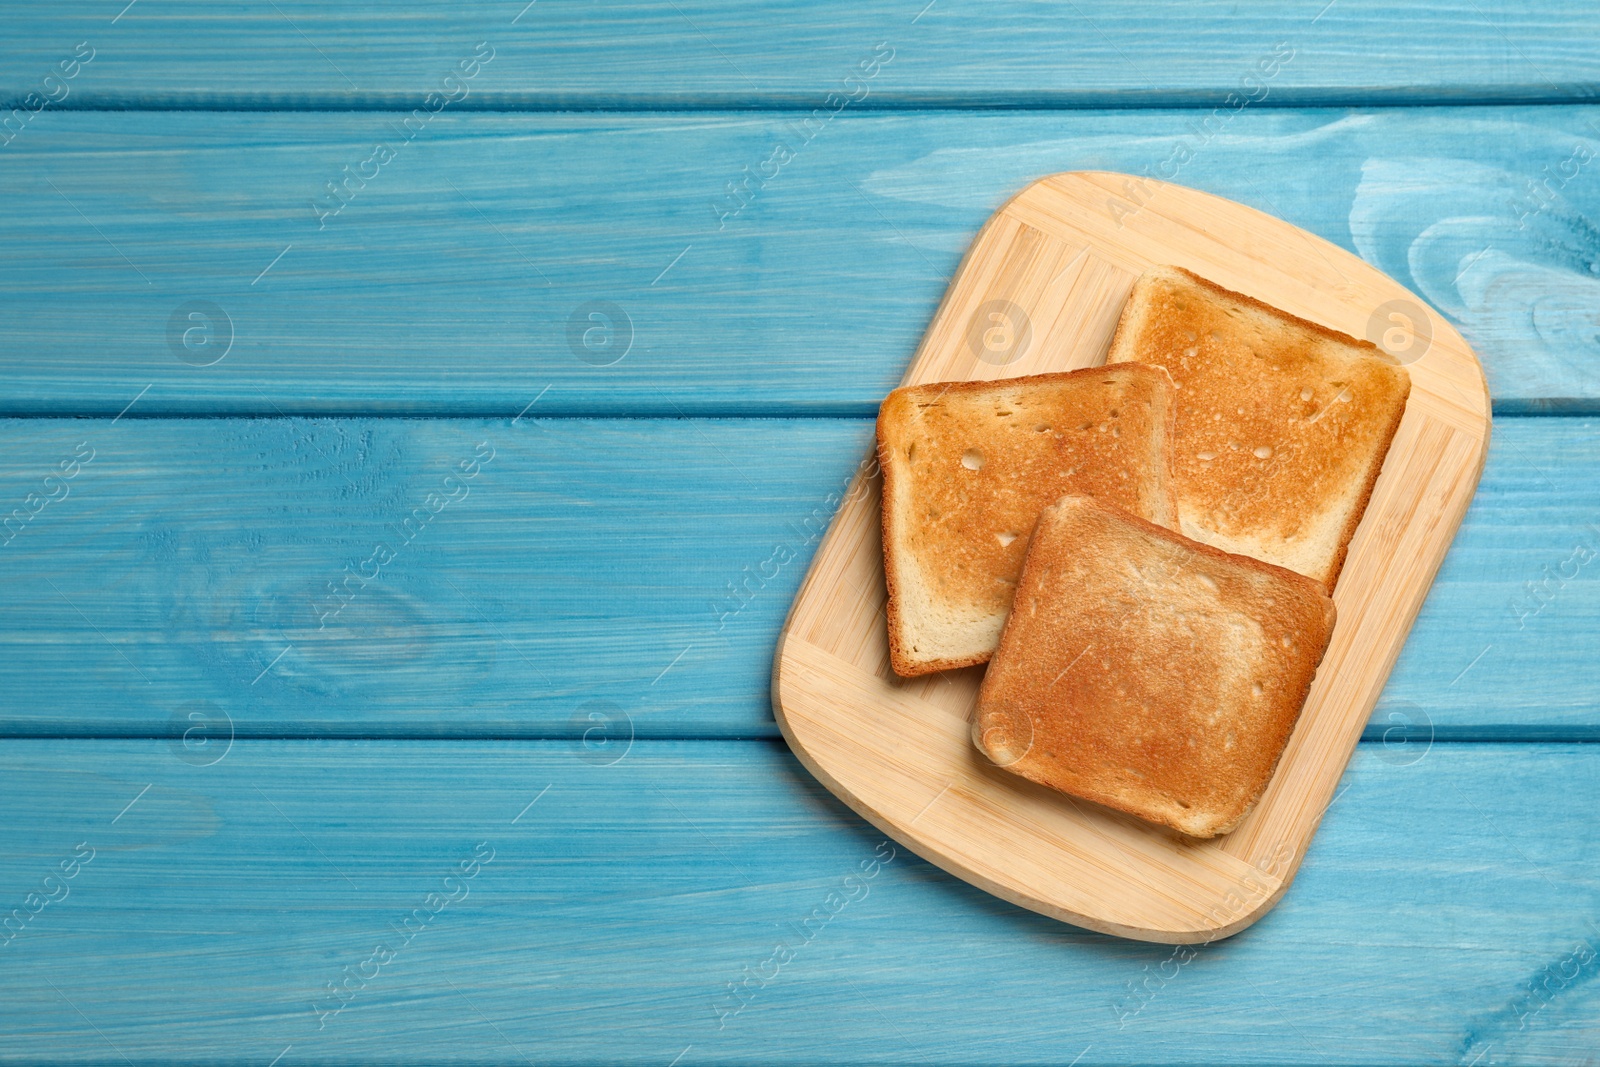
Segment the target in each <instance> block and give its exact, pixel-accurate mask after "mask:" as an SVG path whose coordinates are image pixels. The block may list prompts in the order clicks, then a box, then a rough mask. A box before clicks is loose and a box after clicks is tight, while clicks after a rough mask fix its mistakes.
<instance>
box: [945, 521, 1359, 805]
mask: <svg viewBox="0 0 1600 1067" xmlns="http://www.w3.org/2000/svg"><path fill="white" fill-rule="evenodd" d="M1333 622H1334V607H1333V600H1332V599H1331V598H1330V597H1328V596H1327V594H1325V593H1324V592H1323V591H1322V587H1321V586H1320V585H1318V584H1317V583H1316V582H1314V581H1312V580H1311V579H1309V578H1306V577H1304V576H1303V575H1299V574H1295V573H1294V572H1292V571H1288V570H1285V569H1283V568H1281V567H1275V566H1273V565H1272V564H1270V563H1262V562H1261V561H1260V560H1256V559H1251V558H1249V557H1248V556H1238V555H1233V554H1230V553H1227V552H1222V551H1220V550H1218V549H1215V548H1210V547H1208V546H1206V545H1203V544H1200V543H1198V542H1196V541H1192V540H1190V539H1189V538H1186V537H1184V536H1182V535H1181V534H1177V533H1173V532H1172V531H1171V530H1167V529H1164V528H1162V527H1160V526H1156V525H1155V524H1153V523H1149V522H1145V521H1144V520H1143V519H1140V518H1138V517H1137V516H1134V515H1129V514H1128V513H1127V512H1124V511H1121V510H1118V509H1116V508H1112V507H1107V506H1105V505H1104V504H1101V503H1099V502H1097V501H1094V500H1091V499H1089V498H1087V497H1081V496H1077V497H1073V496H1069V497H1063V498H1062V499H1061V500H1060V501H1059V502H1057V503H1055V504H1053V505H1051V506H1050V507H1047V508H1045V509H1044V510H1043V512H1041V514H1040V516H1039V525H1038V527H1037V529H1036V530H1035V531H1034V536H1033V544H1032V547H1030V548H1029V549H1028V557H1027V561H1026V563H1025V565H1024V566H1023V569H1022V577H1021V580H1020V581H1019V582H1018V585H1017V596H1016V603H1015V605H1014V606H1013V608H1012V611H1011V615H1010V618H1009V620H1008V621H1007V623H1006V627H1005V632H1004V634H1003V635H1002V636H1001V638H1000V647H999V650H998V651H996V653H995V655H994V659H993V661H992V662H991V663H990V664H989V668H988V672H987V673H986V674H985V675H984V679H983V685H982V687H981V688H980V689H979V691H978V713H977V719H976V721H975V722H974V723H973V727H972V735H973V741H974V743H975V744H976V745H977V746H978V748H979V749H981V750H982V751H983V752H984V754H985V755H987V756H988V757H989V759H990V760H992V761H993V762H994V763H995V764H996V765H998V766H1001V767H1004V768H1006V769H1008V770H1010V771H1012V772H1013V773H1016V774H1019V775H1021V776H1023V777H1024V778H1029V779H1032V780H1033V781H1035V782H1039V783H1040V784H1042V785H1046V786H1049V787H1051V788H1052V789H1057V790H1060V791H1061V792H1063V793H1068V794H1070V795H1072V796H1076V797H1082V798H1083V799H1085V800H1092V801H1094V802H1095V803H1098V804H1104V805H1106V806H1107V807H1112V808H1116V809H1117V810H1119V811H1125V812H1128V813H1129V814H1131V815H1137V816H1139V817H1140V818H1142V819H1146V820H1148V821H1150V822H1153V823H1158V824H1160V825H1163V826H1169V827H1171V828H1172V829H1174V830H1178V831H1181V832H1182V833H1185V834H1188V835H1190V836H1193V837H1215V836H1216V835H1218V834H1223V833H1227V832H1228V831H1229V830H1232V829H1233V828H1234V827H1235V826H1237V825H1238V824H1239V821H1240V820H1241V819H1243V818H1244V817H1245V815H1246V814H1247V813H1248V812H1249V811H1250V809H1251V807H1253V806H1254V805H1255V802H1256V800H1257V799H1259V798H1260V796H1261V792H1262V790H1263V789H1265V788H1266V785H1267V781H1268V779H1270V778H1271V777H1272V772H1273V770H1274V768H1276V767H1277V765H1278V759H1279V757H1281V756H1282V755H1283V749H1284V746H1285V744H1287V742H1288V740H1289V734H1290V732H1291V731H1292V730H1293V729H1294V725H1295V722H1296V721H1297V720H1298V719H1299V717H1300V709H1301V707H1302V706H1303V705H1304V704H1305V700H1306V696H1307V694H1308V693H1309V692H1310V690H1311V680H1312V677H1313V676H1314V675H1315V674H1316V670H1317V665H1318V664H1319V663H1321V661H1322V656H1323V653H1324V652H1325V651H1326V650H1327V647H1328V639H1329V637H1330V636H1331V635H1332V633H1333Z"/></svg>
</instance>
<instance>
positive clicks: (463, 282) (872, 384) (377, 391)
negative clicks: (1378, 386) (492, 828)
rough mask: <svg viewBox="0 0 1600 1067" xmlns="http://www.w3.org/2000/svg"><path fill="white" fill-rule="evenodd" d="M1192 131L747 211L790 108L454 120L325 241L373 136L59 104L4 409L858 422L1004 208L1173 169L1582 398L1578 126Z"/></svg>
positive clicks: (42, 155)
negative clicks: (1395, 284) (1016, 197)
mask: <svg viewBox="0 0 1600 1067" xmlns="http://www.w3.org/2000/svg"><path fill="white" fill-rule="evenodd" d="M144 2H149V0H144ZM141 6H142V5H141ZM139 10H141V8H140V7H136V8H134V11H139ZM938 10H939V9H938V8H937V7H936V8H935V9H934V11H938ZM1339 10H1340V7H1338V6H1336V7H1335V8H1333V10H1332V12H1330V14H1329V15H1328V16H1327V17H1328V18H1333V17H1334V16H1335V14H1336V13H1338V12H1339ZM531 16H532V13H531V12H530V17H531ZM128 17H129V18H130V19H131V18H132V17H133V16H132V14H131V13H130V15H129V16H128ZM929 17H930V18H931V17H932V14H931V13H930V15H929ZM84 77H88V75H87V74H85V75H84ZM1208 114H1209V113H1205V114H1200V115H1198V116H1197V114H1196V113H1195V112H1193V111H1187V112H1121V113H1105V112H1090V113H1038V112H1025V113H1009V112H1003V113H987V114H982V115H973V114H949V113H937V112H935V113H918V114H905V115H901V114H874V115H865V114H861V115H856V114H851V113H850V112H848V111H847V112H846V113H844V114H841V115H840V116H838V117H836V118H834V119H832V120H831V121H830V122H829V123H827V124H826V126H824V127H823V128H822V129H821V130H820V131H819V132H817V133H816V134H815V136H814V138H813V139H812V140H811V141H810V142H809V143H807V144H804V146H803V147H798V148H797V150H796V151H795V154H794V158H792V159H791V160H789V162H788V163H787V164H785V165H783V166H782V168H781V170H779V171H778V172H777V174H776V176H775V177H773V178H772V179H771V180H769V181H766V182H765V183H764V184H760V183H757V184H753V185H751V186H749V187H748V189H745V190H744V191H741V192H740V193H739V194H738V195H739V197H740V198H742V202H743V203H745V204H746V206H745V207H743V208H742V209H739V210H735V209H736V208H737V206H738V204H739V203H740V202H741V199H730V198H729V194H728V191H727V187H728V183H730V182H740V183H742V182H744V181H745V168H746V167H749V168H751V171H750V173H752V174H755V173H757V172H758V171H760V170H761V169H762V164H763V161H765V160H767V159H768V158H769V156H770V155H771V153H772V150H773V147H774V145H775V144H777V143H779V142H784V143H789V142H793V141H795V140H796V135H795V132H794V131H795V129H796V126H795V124H796V122H797V121H798V120H799V118H800V116H799V115H797V114H769V115H727V114H712V115H703V116H663V115H652V116H632V117H630V116H615V115H610V116H607V115H544V116H506V115H489V114H455V113H451V112H445V113H444V114H441V115H439V116H437V117H435V118H433V119H432V120H431V121H430V122H429V123H428V125H427V126H426V127H425V128H424V130H423V132H421V133H420V134H418V135H417V136H416V137H415V139H414V140H412V141H411V142H410V143H406V144H401V145H399V147H397V148H396V150H395V151H396V154H395V158H394V159H393V160H391V161H390V162H389V163H387V164H386V165H384V166H383V167H382V168H381V170H379V172H378V173H377V175H376V176H375V177H373V178H372V179H371V180H370V181H365V182H364V184H363V185H362V186H361V187H360V188H359V189H355V186H354V184H352V189H355V191H354V192H353V193H349V194H346V195H347V196H348V202H347V203H346V204H345V206H344V208H343V210H342V211H340V213H339V214H337V215H334V216H331V217H329V218H327V219H325V220H324V221H325V226H324V227H323V228H320V229H319V221H318V214H317V210H316V209H314V208H313V204H314V202H315V203H320V205H321V209H322V210H325V211H326V210H331V205H336V204H337V203H339V201H336V200H334V199H333V198H332V196H331V195H330V194H328V193H327V192H326V188H325V186H326V183H328V182H330V181H334V180H336V179H337V180H343V178H342V176H343V174H344V171H343V168H344V167H346V166H348V167H350V168H351V173H355V171H356V170H357V169H358V168H360V167H361V166H362V164H364V163H365V162H366V161H367V160H369V159H370V158H372V153H373V146H374V142H375V141H376V140H378V139H380V138H388V139H395V135H394V133H393V125H394V123H395V121H396V119H395V118H394V116H392V115H382V114H343V115H327V114H319V115H305V114H300V115H283V114H195V113H182V114H174V113H160V114H137V115H133V114H122V113H118V114H95V113H68V112H55V111H49V110H47V111H45V112H43V113H41V114H40V115H38V116H36V118H35V120H34V121H33V122H32V123H30V124H29V125H28V126H27V127H26V128H25V129H24V130H23V132H22V133H21V134H20V135H18V136H17V137H16V138H15V140H14V141H13V143H12V144H11V145H10V146H9V147H6V148H4V149H0V195H3V196H4V197H5V198H6V200H7V202H9V203H12V204H15V205H18V208H17V210H14V211H10V212H7V213H5V214H4V216H3V217H0V244H3V245H4V247H6V248H7V250H8V254H7V255H6V257H5V258H4V260H3V262H0V323H3V326H0V337H3V338H4V342H5V343H4V345H3V346H0V365H3V366H4V368H5V370H6V375H7V389H6V390H5V395H4V396H3V397H0V412H4V413H10V414H37V413H58V414H87V413H101V414H106V415H115V414H116V413H118V412H119V411H121V410H122V409H123V408H124V407H125V406H126V405H127V404H128V403H129V401H130V400H132V399H133V398H134V397H135V396H136V395H138V394H139V393H140V391H141V390H143V389H144V388H145V387H146V386H149V387H150V388H149V392H148V393H146V394H145V395H144V396H143V397H142V398H141V399H140V400H139V403H138V405H137V407H136V409H135V413H139V412H143V413H147V414H148V413H169V414H219V413H250V414H261V415H269V416H270V415H275V414H279V413H338V412H344V413H370V414H384V413H406V412H410V413H431V414H474V415H502V414H503V415H515V414H516V413H517V412H518V411H519V410H520V409H521V407H522V406H523V405H524V404H526V403H527V401H528V400H529V399H531V398H532V397H533V396H534V395H536V394H538V393H539V392H540V391H541V390H544V389H545V388H546V387H547V386H548V387H549V388H550V391H549V393H548V395H546V396H545V397H544V399H543V400H542V401H541V404H542V405H543V409H542V410H545V411H550V412H556V413H567V414H626V415H660V416H667V417H675V416H678V415H681V414H715V413H720V414H848V415H855V416H866V415H870V414H873V413H874V412H875V411H876V406H877V403H878V401H879V399H881V398H882V396H883V395H884V394H885V393H886V392H887V391H888V390H889V389H890V388H891V387H892V386H893V385H894V384H895V382H897V381H898V379H899V376H900V373H901V370H902V369H903V367H904V365H905V363H906V361H907V360H908V359H909V358H910V355H911V353H912V352H913V350H914V349H915V347H916V344H917V341H918V339H919V338H920V337H921V335H922V333H923V331H924V330H925V329H926V328H927V325H928V321H929V319H930V318H931V316H932V314H933V311H934V308H935V306H936V304H937V302H938V300H939V298H940V296H941V295H942V294H943V292H944V289H945V287H946V284H947V280H948V277H949V275H950V274H951V272H952V271H953V270H954V268H955V266H956V263H957V262H958V260H959V257H960V255H961V253H962V252H963V251H964V250H965V249H966V247H967V246H968V244H970V242H971V240H972V238H973V235H974V234H975V233H976V231H977V228H978V226H979V225H980V224H981V223H982V221H983V220H984V219H985V218H987V217H988V215H989V214H990V213H991V212H993V210H994V209H995V208H996V207H998V206H999V204H1000V203H1001V202H1002V201H1003V200H1004V199H1005V198H1006V197H1007V196H1009V195H1010V194H1011V193H1012V192H1014V191H1015V190H1016V189H1017V188H1020V187H1021V186H1022V185H1023V184H1025V183H1026V182H1028V181H1030V180H1032V179H1033V178H1035V177H1038V176H1039V175H1041V174H1046V173H1051V172H1055V171H1060V170H1064V169H1074V168H1108V169H1116V170H1122V171H1130V172H1133V173H1143V172H1152V173H1153V172H1156V171H1157V170H1160V171H1161V172H1162V173H1169V172H1170V171H1171V170H1172V167H1177V180H1178V181H1179V182H1181V183H1183V184H1187V185H1192V186H1195V187H1198V188H1202V189H1205V190H1208V191H1211V192H1214V193H1218V194H1220V195H1223V196H1226V197H1229V198H1231V199H1235V200H1238V201H1241V202H1243V203H1247V204H1250V205H1252V206H1254V207H1257V208H1260V209H1262V210H1264V211H1267V212H1268V213H1269V214H1274V215H1277V216H1279V217H1282V218H1284V219H1286V220H1288V221H1290V222H1293V223H1295V224H1296V225H1299V226H1302V227H1304V228H1306V229H1309V230H1310V231H1312V232H1313V233H1316V234H1319V235H1321V236H1323V237H1326V238H1328V239H1329V240H1332V241H1333V242H1334V243H1336V244H1338V245H1340V246H1341V247H1343V248H1345V249H1347V250H1351V251H1356V252H1358V253H1360V254H1361V255H1362V256H1363V257H1364V258H1365V259H1367V261H1368V262H1370V263H1372V264H1374V265H1376V266H1378V267H1379V268H1381V269H1382V270H1384V271H1386V272H1387V273H1389V274H1390V275H1392V276H1393V277H1395V278H1396V279H1398V280H1399V281H1400V282H1401V283H1402V284H1404V285H1406V286H1407V287H1408V288H1410V289H1411V290H1413V291H1414V292H1416V293H1418V294H1419V295H1421V296H1422V297H1424V298H1425V299H1426V300H1428V301H1429V302H1430V303H1432V304H1433V305H1434V306H1435V307H1436V308H1438V309H1439V310H1440V311H1442V312H1444V314H1445V315H1446V316H1447V317H1448V318H1449V319H1450V320H1451V321H1452V322H1453V323H1454V324H1455V325H1456V326H1457V327H1459V328H1460V330H1461V331H1462V332H1463V334H1464V335H1465V336H1466V337H1467V339H1468V340H1469V341H1470V342H1471V343H1472V344H1473V346H1474V348H1475V349H1476V350H1477V351H1478V352H1479V353H1480V355H1481V356H1482V358H1483V361H1484V364H1485V367H1486V370H1487V373H1488V375H1489V379H1490V386H1491V393H1492V395H1494V397H1495V398H1496V402H1497V403H1498V404H1499V405H1500V410H1502V411H1519V410H1545V409H1549V408H1561V409H1566V410H1571V409H1578V410H1589V409H1593V408H1594V407H1595V405H1596V404H1600V384H1597V380H1596V378H1595V376H1594V375H1593V373H1592V370H1591V368H1592V366H1593V365H1594V364H1595V362H1596V360H1600V320H1596V318H1595V313H1594V308H1595V306H1596V302H1597V294H1600V274H1597V271H1600V239H1597V238H1596V236H1595V234H1596V232H1597V229H1596V225H1595V223H1594V221H1593V220H1595V219H1596V218H1600V182H1597V181H1596V180H1595V173H1596V172H1595V168H1596V167H1597V166H1600V163H1588V164H1579V163H1578V162H1576V161H1575V159H1574V157H1573V153H1574V152H1575V151H1577V150H1578V149H1580V148H1582V149H1584V150H1585V151H1590V150H1592V151H1594V152H1595V153H1597V154H1600V133H1597V132H1596V123H1597V122H1600V109H1595V108H1584V107H1555V108H1536V109H1530V108H1467V109H1406V110H1402V111H1393V112H1378V113H1343V112H1337V111H1293V110H1276V111H1275V110H1265V109H1260V108H1251V109H1246V110H1245V111H1244V112H1242V113H1240V114H1238V115H1237V116H1231V117H1228V118H1226V119H1218V120H1210V119H1207V118H1206V115H1208ZM1202 121H1206V122H1211V127H1210V128H1211V130H1213V131H1215V132H1213V133H1205V132H1203V131H1202V128H1201V127H1200V126H1199V125H1198V124H1199V123H1201V122H1202ZM385 143H387V141H386V142H385ZM1180 148H1183V149H1185V150H1188V151H1191V152H1192V158H1189V159H1188V161H1187V162H1186V163H1183V164H1182V165H1181V166H1178V165H1177V163H1176V162H1173V163H1172V166H1166V165H1167V164H1168V163H1169V161H1175V160H1176V159H1177V158H1179V157H1178V156H1175V154H1174V153H1175V152H1178V151H1179V150H1180ZM373 165H374V166H376V164H373ZM1563 165H1565V166H1566V167H1567V169H1569V170H1570V169H1571V168H1573V167H1578V168H1579V169H1578V172H1577V174H1576V176H1575V177H1572V178H1570V179H1563V180H1562V181H1560V182H1557V181H1556V179H1555V178H1552V177H1550V176H1551V175H1558V174H1559V173H1560V172H1561V170H1562V168H1563ZM370 169H371V168H370V167H369V168H368V170H369V171H370ZM769 169H770V168H769ZM1536 182H1545V183H1547V184H1546V185H1544V186H1540V187H1538V188H1540V189H1542V192H1539V193H1537V194H1536V193H1535V192H1534V191H1533V190H1534V188H1535V185H1534V183H1536ZM1550 183H1554V184H1550ZM758 184H759V188H757V185H758ZM741 188H742V189H743V188H744V187H742V186H741ZM1108 199H1109V198H1108ZM1111 210H1112V209H1111V208H1110V207H1109V206H1108V214H1109V213H1110V211H1111ZM719 213H720V214H719ZM280 257H281V258H280ZM195 300H205V301H210V302H212V303H214V304H216V305H217V306H218V307H220V308H221V309H222V310H223V312H225V313H226V315H227V316H228V317H229V320H230V322H231V328H232V333H233V341H232V348H231V350H230V351H228V352H227V354H226V356H225V358H223V359H221V361H220V362H217V363H215V364H213V365H210V366H194V365H191V363H192V362H203V361H204V360H205V359H209V358H210V356H211V354H212V353H214V352H215V351H216V350H215V349H204V350H201V351H199V352H188V353H187V355H188V357H189V359H190V362H184V361H183V360H182V359H180V355H184V354H185V350H183V349H182V347H181V344H180V343H179V342H180V341H181V339H182V338H183V336H184V334H183V330H184V329H187V328H189V326H190V323H189V321H188V320H187V319H186V318H184V313H181V312H180V309H181V308H182V307H183V306H184V305H186V304H187V303H188V302H190V301H195ZM594 301H602V302H609V303H610V304H612V305H615V308H614V309H611V310H610V311H605V310H604V309H602V311H601V314H602V317H601V319H599V320H592V319H590V318H589V317H588V316H589V315H590V314H592V313H594V312H595V309H594V308H593V307H586V306H587V305H590V304H591V302H594ZM607 314H609V315H610V316H611V319H609V320H608V319H606V318H605V315H607ZM175 315H177V317H178V320H179V321H178V323H177V326H178V328H177V330H176V331H175V332H174V333H173V334H172V335H170V337H169V326H171V325H172V324H173V322H174V316H175ZM624 317H625V319H624ZM200 325H201V326H202V331H201V332H200V333H197V334H195V335H193V339H195V340H204V339H205V336H204V333H203V326H204V322H203V321H202V322H201V323H200ZM1377 325H1378V326H1379V327H1383V326H1385V323H1383V322H1381V321H1380V322H1378V323H1377ZM608 329H610V330H611V332H607V331H608ZM590 330H593V332H591V333H587V334H586V331H590ZM218 331H219V332H218V333H217V334H215V335H213V337H214V338H217V339H218V340H219V343H220V336H221V327H220V326H219V327H218ZM172 337H175V338H178V341H174V340H171V338H172ZM585 337H587V338H588V340H589V341H590V342H591V343H592V344H593V345H594V346H596V347H595V348H585V347H584V346H583V341H584V339H585ZM628 339H631V344H630V343H627V342H628ZM175 346H176V347H175ZM624 349H626V351H624ZM618 354H620V355H621V356H622V358H621V359H620V361H618V362H615V363H610V364H609V365H604V366H602V365H598V364H600V363H605V362H607V361H608V360H610V359H612V358H613V357H614V356H615V355H618ZM585 357H587V358H585Z"/></svg>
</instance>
